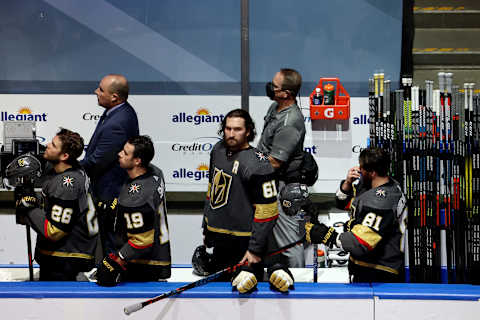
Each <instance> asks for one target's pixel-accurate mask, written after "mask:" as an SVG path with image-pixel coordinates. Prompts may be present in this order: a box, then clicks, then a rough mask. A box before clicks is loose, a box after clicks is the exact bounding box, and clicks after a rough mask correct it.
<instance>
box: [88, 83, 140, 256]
mask: <svg viewBox="0 0 480 320" xmlns="http://www.w3.org/2000/svg"><path fill="white" fill-rule="evenodd" d="M128 91H129V89H128V81H127V79H126V78H125V77H124V76H122V75H118V74H109V75H107V76H105V77H104V78H103V79H102V80H101V81H100V84H99V85H98V88H97V89H96V90H95V94H96V95H97V99H98V105H100V106H101V107H104V108H105V111H104V112H103V114H102V116H101V117H100V120H99V122H98V124H97V127H96V128H95V132H94V133H93V136H92V138H91V139H90V143H89V144H88V147H87V150H86V153H85V157H84V158H83V160H82V161H81V162H80V164H81V165H82V166H83V167H84V169H85V171H86V172H87V174H88V175H89V177H90V179H91V182H92V194H93V200H94V203H95V205H96V208H97V215H98V222H99V227H100V237H101V240H102V247H103V251H104V254H107V253H110V252H111V251H112V250H113V249H114V248H113V242H112V240H113V239H112V237H113V220H114V217H113V214H112V211H111V210H108V207H109V206H110V205H111V203H112V201H113V200H114V199H115V198H117V197H118V194H119V193H120V188H121V187H122V185H123V183H124V182H125V180H126V178H127V172H126V171H125V170H124V169H122V168H120V165H119V164H118V156H117V155H118V152H120V150H122V148H123V146H124V145H125V142H126V141H127V140H128V139H129V138H131V137H133V136H137V135H138V134H139V130H138V119H137V114H136V113H135V110H134V109H133V108H132V106H131V105H130V104H129V103H128V102H127V98H128Z"/></svg>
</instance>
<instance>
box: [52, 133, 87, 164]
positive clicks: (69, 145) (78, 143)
mask: <svg viewBox="0 0 480 320" xmlns="http://www.w3.org/2000/svg"><path fill="white" fill-rule="evenodd" d="M57 136H58V138H59V139H60V141H61V142H62V149H61V151H62V153H67V154H68V155H69V157H68V159H67V161H66V163H68V164H75V163H76V162H77V159H78V157H80V155H81V154H82V152H83V148H84V147H85V144H84V143H83V138H82V137H81V136H80V135H79V134H78V133H76V132H73V131H70V130H68V129H65V128H60V131H58V132H57Z"/></svg>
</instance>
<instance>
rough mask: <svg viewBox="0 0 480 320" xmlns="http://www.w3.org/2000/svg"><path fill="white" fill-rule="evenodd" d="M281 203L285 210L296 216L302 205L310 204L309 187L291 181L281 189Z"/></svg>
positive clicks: (288, 213)
mask: <svg viewBox="0 0 480 320" xmlns="http://www.w3.org/2000/svg"><path fill="white" fill-rule="evenodd" d="M280 203H281V204H282V209H283V212H285V213H286V214H287V215H289V216H294V215H296V214H297V213H298V211H300V209H302V207H304V206H306V205H308V204H310V199H309V193H308V187H307V185H306V184H301V183H298V182H294V183H289V184H287V185H286V186H285V188H283V189H282V191H280Z"/></svg>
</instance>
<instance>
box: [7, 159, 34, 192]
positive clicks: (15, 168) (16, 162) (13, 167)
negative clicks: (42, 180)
mask: <svg viewBox="0 0 480 320" xmlns="http://www.w3.org/2000/svg"><path fill="white" fill-rule="evenodd" d="M41 174H42V165H41V164H40V161H39V160H38V159H37V158H35V156H34V155H32V154H30V153H26V154H24V155H21V156H19V157H16V158H15V159H13V161H12V162H10V163H9V164H8V166H7V168H6V170H5V178H6V181H5V182H6V184H7V185H8V186H10V187H17V186H19V185H22V184H23V183H26V182H27V181H33V180H35V179H37V178H39V177H40V176H41Z"/></svg>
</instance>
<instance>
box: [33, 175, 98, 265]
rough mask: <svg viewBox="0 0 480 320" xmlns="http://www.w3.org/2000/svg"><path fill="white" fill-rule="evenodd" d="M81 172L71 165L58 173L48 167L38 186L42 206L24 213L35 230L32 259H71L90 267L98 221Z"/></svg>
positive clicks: (92, 259)
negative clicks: (39, 187) (35, 237)
mask: <svg viewBox="0 0 480 320" xmlns="http://www.w3.org/2000/svg"><path fill="white" fill-rule="evenodd" d="M88 190H89V179H88V177H87V175H86V174H85V172H84V171H83V170H82V169H80V168H78V167H73V168H70V169H67V170H65V171H64V172H62V173H56V172H55V170H53V169H51V170H49V171H48V172H47V174H46V175H45V177H44V182H43V185H42V196H43V209H41V208H36V209H32V210H30V211H29V212H28V218H29V221H30V224H31V226H32V227H33V228H34V229H35V231H36V232H37V233H38V236H37V244H36V250H35V259H36V260H37V262H38V263H39V264H40V265H41V264H42V260H44V259H50V261H55V262H59V263H61V261H66V260H63V259H71V260H73V261H75V263H77V264H83V265H84V267H81V268H79V269H80V270H85V271H87V270H90V269H91V268H92V267H93V264H94V254H95V247H96V242H97V237H96V236H97V233H98V224H97V219H96V214H95V209H94V206H93V202H92V199H91V196H90V194H89V193H88Z"/></svg>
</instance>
